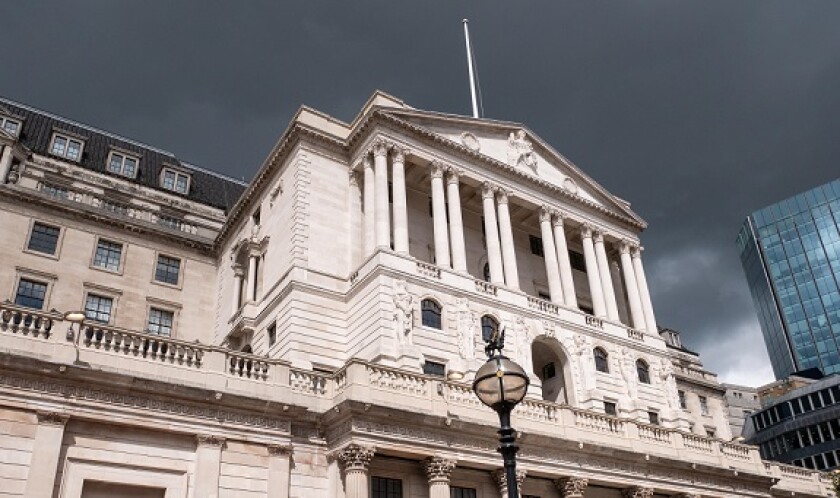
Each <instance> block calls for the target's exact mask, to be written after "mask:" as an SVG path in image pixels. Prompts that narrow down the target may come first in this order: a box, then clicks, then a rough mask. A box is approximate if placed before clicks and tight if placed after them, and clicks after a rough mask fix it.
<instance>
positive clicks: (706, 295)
mask: <svg viewBox="0 0 840 498" xmlns="http://www.w3.org/2000/svg"><path fill="white" fill-rule="evenodd" d="M453 4H456V5H453ZM526 5H527V6H526ZM462 17H469V18H470V19H471V20H472V24H471V30H472V34H473V38H474V43H475V45H476V52H477V58H478V69H479V73H480V76H481V84H482V90H483V94H484V104H485V108H486V115H487V116H488V117H493V118H500V119H509V120H516V121H522V122H525V123H527V124H528V125H529V126H530V127H531V128H532V129H534V130H535V131H537V132H538V133H540V134H541V135H542V136H543V137H544V138H545V139H546V140H548V141H549V142H550V143H552V144H553V145H554V146H555V147H556V148H557V149H558V150H560V151H561V152H563V153H564V154H565V155H567V156H568V157H569V158H571V159H572V160H573V161H575V162H576V163H577V164H578V166H580V167H581V168H583V169H584V170H585V171H587V172H588V173H589V174H590V175H591V176H592V177H593V178H595V179H596V180H598V181H599V182H600V183H602V184H603V185H604V186H605V187H606V188H607V189H609V190H611V191H612V192H613V193H615V194H616V195H618V196H620V197H622V198H625V199H628V200H629V201H631V202H632V203H633V207H634V209H636V210H637V212H639V213H640V214H641V215H642V216H644V217H645V218H646V219H647V220H648V221H649V222H650V224H651V226H650V228H649V230H648V231H647V232H646V233H645V234H644V236H643V241H644V243H645V246H646V247H647V250H646V266H647V269H648V273H650V277H649V280H650V281H651V282H650V283H651V286H652V290H653V294H654V296H653V297H654V305H655V307H656V309H657V314H658V318H659V321H660V322H661V324H662V325H667V326H671V327H674V328H678V329H681V330H683V332H684V338H685V342H686V343H687V344H688V345H689V347H692V348H694V349H696V350H699V351H700V352H701V353H704V359H705V361H706V363H707V365H709V366H711V367H712V368H714V369H716V370H718V371H721V372H722V373H723V374H724V378H726V379H728V380H733V381H744V382H751V381H759V380H767V376H768V375H769V373H768V372H769V368H767V366H766V353H765V352H764V348H763V344H762V342H761V339H760V335H759V332H758V326H757V322H756V320H755V318H754V312H753V309H752V305H751V301H750V298H749V294H748V292H747V289H746V286H745V284H744V280H743V277H742V275H741V269H740V265H739V262H738V257H737V253H736V251H735V247H734V244H733V240H734V237H735V234H736V233H737V230H738V228H739V225H740V223H741V222H742V220H743V217H744V216H745V215H746V214H747V213H748V212H750V211H752V210H754V209H756V208H758V207H761V206H763V205H765V204H768V203H771V202H774V201H776V200H779V199H781V198H783V197H786V196H788V195H791V194H793V193H796V192H798V191H801V190H804V189H807V188H809V187H812V186H814V185H817V184H820V183H823V182H825V181H828V180H830V179H832V178H834V177H836V176H838V175H837V171H838V168H837V167H836V166H835V157H837V156H838V155H840V141H838V140H837V134H838V131H840V126H839V125H840V92H838V91H837V88H840V30H838V29H836V19H838V17H840V4H837V3H835V2H816V1H815V2H795V1H789V2H784V3H781V2H769V1H751V2H748V1H742V2H732V1H721V2H715V1H709V0H703V1H695V2H672V1H644V2H571V3H569V2H542V3H539V2H528V3H527V4H520V3H512V2H480V3H479V2H413V3H408V2H366V1H354V2H338V1H337V2H331V3H327V2H276V1H271V2H230V3H222V2H205V1H202V2H192V3H190V2H177V3H176V2H159V3H158V2H132V3H128V2H125V3H123V2H111V1H99V2H72V3H71V2H53V3H50V4H47V3H40V2H4V3H2V4H0V19H3V20H4V23H3V24H4V29H3V31H4V33H3V38H4V40H6V44H5V48H4V49H3V51H2V52H0V67H2V68H3V70H2V71H0V94H3V95H5V96H7V97H10V98H13V99H16V100H19V101H22V102H25V103H29V104H31V105H34V106H37V107H41V108H44V109H47V110H50V111H53V112H56V113H59V114H62V115H65V116H68V117H71V118H74V119H77V120H80V121H84V122H87V123H90V124H93V125H96V126H99V127H102V128H105V129H108V130H113V131H115V132H118V133H121V134H124V135H127V136H130V137H133V138H136V139H139V140H143V141H145V142H148V143H151V144H154V145H157V146H160V147H162V148H165V149H168V150H171V151H172V152H174V153H176V154H177V155H178V156H179V157H181V158H183V159H184V160H187V161H191V162H195V163H196V164H200V165H203V166H205V167H208V168H212V169H216V170H219V171H222V172H225V173H228V174H230V175H232V176H236V177H246V178H249V177H250V176H251V175H252V174H253V173H254V171H255V170H256V169H257V168H258V167H259V165H260V164H261V161H262V159H263V158H264V156H265V155H266V154H267V152H268V150H269V149H270V148H271V146H272V145H273V143H274V141H275V140H276V139H277V137H278V136H279V134H280V133H281V132H282V130H283V129H284V128H285V126H286V124H287V122H288V120H289V118H290V117H291V116H292V114H293V112H294V111H295V110H296V108H297V107H298V105H300V104H301V103H305V104H307V105H310V106H313V107H316V108H318V109H320V110H323V111H325V112H328V113H331V114H334V115H336V116H338V117H340V118H343V119H351V118H352V117H353V115H354V114H355V112H357V110H358V109H359V107H360V106H361V104H362V103H363V102H364V100H365V99H366V98H367V96H368V95H369V94H370V93H371V92H372V91H373V90H374V89H375V88H381V89H383V90H385V91H388V92H390V93H393V94H394V95H397V96H399V97H401V98H403V99H405V100H406V101H407V102H408V103H409V104H411V105H414V106H416V107H420V108H425V109H433V110H441V111H446V112H454V113H463V114H468V113H469V97H468V90H467V86H466V75H465V73H466V69H465V67H464V54H463V40H462V33H461V25H460V19H461V18H462Z"/></svg>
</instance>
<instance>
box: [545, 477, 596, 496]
mask: <svg viewBox="0 0 840 498" xmlns="http://www.w3.org/2000/svg"><path fill="white" fill-rule="evenodd" d="M554 485H555V486H557V490H558V491H560V498H583V493H584V491H586V486H588V485H589V479H584V478H581V477H561V478H560V479H557V480H556V481H554Z"/></svg>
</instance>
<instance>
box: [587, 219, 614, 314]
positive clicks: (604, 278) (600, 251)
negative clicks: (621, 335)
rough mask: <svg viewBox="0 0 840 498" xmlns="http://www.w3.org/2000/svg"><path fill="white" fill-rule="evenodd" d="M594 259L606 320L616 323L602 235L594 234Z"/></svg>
mask: <svg viewBox="0 0 840 498" xmlns="http://www.w3.org/2000/svg"><path fill="white" fill-rule="evenodd" d="M592 240H593V242H594V243H595V258H596V259H597V261H598V275H599V276H600V277H601V288H602V289H603V290H604V302H605V303H606V305H607V318H609V319H610V320H614V321H616V322H617V321H618V305H617V304H616V302H615V288H614V287H613V283H612V277H610V264H609V262H608V261H607V250H606V249H605V248H604V234H602V233H601V232H595V234H594V236H593V238H592Z"/></svg>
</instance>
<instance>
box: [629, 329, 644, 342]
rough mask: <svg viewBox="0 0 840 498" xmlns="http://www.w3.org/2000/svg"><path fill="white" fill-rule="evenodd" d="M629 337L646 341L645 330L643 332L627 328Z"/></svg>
mask: <svg viewBox="0 0 840 498" xmlns="http://www.w3.org/2000/svg"><path fill="white" fill-rule="evenodd" d="M627 337H629V338H630V339H633V340H635V341H644V340H645V334H644V332H641V331H639V330H636V329H627Z"/></svg>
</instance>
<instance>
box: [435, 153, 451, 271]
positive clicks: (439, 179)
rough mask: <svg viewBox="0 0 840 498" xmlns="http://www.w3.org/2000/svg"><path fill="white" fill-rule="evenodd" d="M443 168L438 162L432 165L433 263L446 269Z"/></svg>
mask: <svg viewBox="0 0 840 498" xmlns="http://www.w3.org/2000/svg"><path fill="white" fill-rule="evenodd" d="M443 171H444V167H443V165H442V164H440V163H438V162H433V163H432V172H431V176H432V218H433V220H432V221H433V222H434V234H435V263H436V264H437V265H438V266H443V267H446V268H448V267H449V266H450V263H449V234H448V233H447V228H446V200H445V194H444V193H443Z"/></svg>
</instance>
